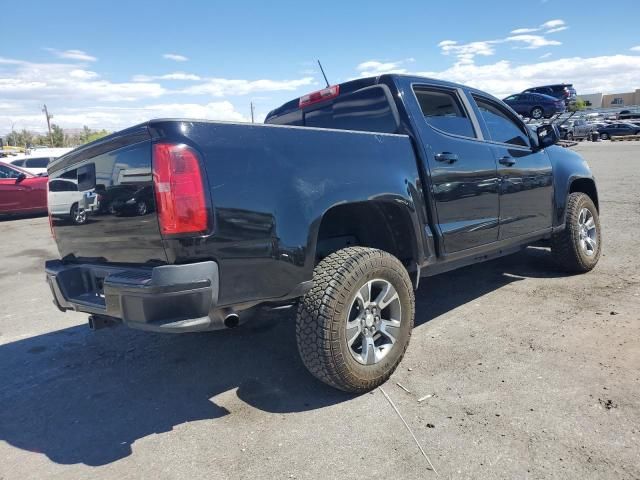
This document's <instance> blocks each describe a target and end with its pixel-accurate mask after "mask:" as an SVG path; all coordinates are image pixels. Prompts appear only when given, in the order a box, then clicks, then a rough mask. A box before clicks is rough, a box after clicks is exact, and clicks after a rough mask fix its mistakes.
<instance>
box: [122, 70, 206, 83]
mask: <svg viewBox="0 0 640 480" xmlns="http://www.w3.org/2000/svg"><path fill="white" fill-rule="evenodd" d="M131 80H132V81H134V82H151V81H154V80H187V81H198V80H202V78H201V77H200V76H198V75H195V74H193V73H184V72H173V73H166V74H164V75H134V76H133V77H132V78H131Z"/></svg>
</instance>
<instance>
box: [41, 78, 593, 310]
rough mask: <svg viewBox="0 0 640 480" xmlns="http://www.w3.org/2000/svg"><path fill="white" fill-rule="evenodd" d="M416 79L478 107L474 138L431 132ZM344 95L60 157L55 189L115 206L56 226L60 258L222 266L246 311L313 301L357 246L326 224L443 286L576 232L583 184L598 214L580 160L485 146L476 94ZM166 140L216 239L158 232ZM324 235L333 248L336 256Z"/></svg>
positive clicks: (176, 127) (113, 140)
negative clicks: (336, 222)
mask: <svg viewBox="0 0 640 480" xmlns="http://www.w3.org/2000/svg"><path fill="white" fill-rule="evenodd" d="M414 84H420V85H426V86H433V87H437V88H443V89H444V88H446V89H452V90H455V91H456V92H458V94H459V95H460V96H461V99H462V100H463V101H464V102H466V104H467V105H469V106H470V107H469V115H470V118H471V119H472V120H473V121H474V122H475V125H476V130H477V131H476V137H475V138H468V137H462V136H458V135H451V134H447V133H446V132H442V131H440V130H438V129H436V128H432V127H431V126H430V125H428V124H427V122H425V119H424V116H423V114H422V111H421V109H420V105H419V104H418V102H417V100H416V98H415V96H414V94H413V85H414ZM363 89H364V90H366V91H365V92H364V93H359V92H361V90H363ZM342 94H345V95H346V97H345V98H346V100H347V101H345V102H343V103H342V104H341V105H338V106H336V108H333V107H331V105H332V104H331V101H330V102H329V103H321V104H317V105H313V106H312V107H309V110H308V111H306V110H304V111H301V110H298V109H297V107H296V104H297V101H292V102H289V103H287V104H285V105H284V106H283V107H281V108H280V109H277V110H275V111H274V112H272V114H270V116H268V118H267V122H269V123H280V124H293V125H296V126H288V125H253V124H233V123H223V122H209V121H194V120H183V119H167V120H153V121H151V122H148V123H146V124H143V125H139V126H136V127H132V128H131V129H128V130H125V131H123V132H119V133H117V134H114V135H112V136H110V137H107V138H106V139H103V140H100V141H98V142H95V143H93V144H91V145H88V146H86V147H83V148H81V149H78V150H76V151H74V152H72V153H70V154H68V155H67V156H65V157H62V159H60V160H58V161H57V162H55V163H54V164H53V165H52V166H51V167H50V178H52V179H55V178H72V177H73V178H75V180H76V181H77V182H78V184H79V185H80V183H82V184H83V186H82V190H79V192H78V196H79V197H82V196H83V195H82V194H83V193H86V192H88V193H89V194H91V195H93V194H97V195H100V196H101V199H102V202H103V203H102V205H100V204H98V205H94V206H93V207H92V208H93V210H92V211H91V213H90V214H89V216H88V219H87V222H86V223H84V224H81V225H75V224H73V223H71V222H70V221H68V220H64V219H54V230H55V234H56V238H57V243H58V248H59V250H60V254H61V256H62V257H63V259H64V260H66V261H67V262H69V261H71V262H88V261H91V262H94V263H95V262H98V263H100V262H103V263H115V264H122V263H124V264H134V265H140V264H185V263H194V262H201V261H208V260H213V261H215V262H216V263H217V264H218V266H219V273H220V287H219V288H220V290H219V297H218V305H219V306H220V307H225V306H235V307H240V308H241V307H243V306H250V305H254V304H256V303H260V302H263V301H271V300H278V299H284V298H290V297H292V296H295V295H299V294H300V292H303V289H302V287H301V285H305V288H306V287H308V285H309V284H308V283H304V282H308V281H309V280H311V278H312V274H313V268H314V266H315V263H316V261H317V258H318V254H319V251H320V250H322V249H330V248H331V245H334V244H337V245H339V242H341V241H345V239H346V240H349V239H351V238H355V237H354V236H353V235H350V234H352V233H353V231H351V232H344V235H340V229H336V230H332V229H330V228H329V229H327V228H326V224H327V222H325V224H324V225H323V224H322V222H323V219H349V220H350V221H353V222H362V223H361V224H360V225H359V226H358V228H356V229H354V231H358V232H362V234H363V235H365V234H366V235H371V232H376V231H380V232H383V231H384V232H385V233H386V234H388V235H390V236H391V238H395V239H396V241H397V244H398V245H402V248H403V251H402V252H401V254H402V255H401V256H402V257H403V258H402V259H403V261H405V264H406V265H407V268H409V269H410V270H414V269H415V268H417V266H420V267H421V269H422V274H423V275H429V274H432V273H436V272H439V271H445V270H447V269H451V268H455V267H457V266H461V265H464V264H469V263H475V262H477V261H482V260H485V259H487V258H493V257H495V256H499V255H501V254H505V253H508V252H512V251H514V250H517V249H518V248H520V247H521V246H523V245H526V244H528V243H530V242H532V241H535V240H536V239H539V238H542V237H544V236H548V235H549V234H550V233H551V231H552V228H553V227H557V228H559V227H561V226H562V225H563V222H564V208H565V201H566V196H567V194H568V192H569V191H570V190H571V189H572V188H576V185H578V184H577V183H574V182H576V181H578V182H582V183H581V184H580V185H581V186H582V188H585V186H587V187H589V188H591V187H590V186H592V189H593V190H592V191H593V195H595V197H596V198H595V201H596V204H597V192H596V190H595V183H593V177H592V175H591V172H590V170H589V168H588V166H587V165H586V163H585V162H584V161H583V160H582V159H581V158H580V157H579V156H578V155H577V154H575V153H574V152H570V151H568V150H566V149H561V148H559V147H550V148H546V149H543V150H540V149H537V148H536V147H533V148H530V147H525V146H510V145H506V144H499V143H497V142H493V141H491V140H488V139H487V138H486V137H484V136H483V135H482V132H483V129H482V128H480V127H478V125H480V123H479V122H478V120H477V118H476V116H477V115H478V112H477V108H475V107H473V96H472V95H475V94H482V93H481V92H478V91H476V90H473V89H469V88H466V87H463V86H460V85H455V84H451V83H448V82H442V81H438V80H431V79H424V78H418V77H408V76H398V75H383V76H381V77H378V78H372V79H363V80H358V81H354V82H348V83H346V84H343V86H341V95H342ZM482 95H486V94H482ZM338 98H340V97H338ZM496 101H498V100H496ZM358 102H362V103H360V104H361V105H362V108H363V111H362V112H361V113H362V115H359V114H358V113H359V112H358V109H357V105H359V103H358ZM330 107H331V108H330ZM367 108H370V109H371V111H369V110H367ZM505 108H508V107H505ZM311 112H315V113H311ZM305 118H308V119H311V122H312V123H313V122H315V123H316V124H322V125H323V126H328V125H329V124H331V122H332V121H335V122H336V125H340V126H342V127H343V128H347V127H348V128H358V127H361V128H365V125H366V124H367V122H369V124H370V125H375V129H376V130H378V131H379V133H372V132H362V131H349V130H332V129H319V128H309V127H308V126H305ZM335 118H339V121H338V120H335ZM332 119H334V120H332ZM317 122H320V123H317ZM323 122H324V123H323ZM327 122H329V123H328V124H326V123H327ZM340 122H343V123H340ZM523 128H526V127H524V126H523ZM384 132H388V133H384ZM156 141H168V142H175V143H184V144H187V145H189V146H191V147H192V148H193V149H194V150H195V151H196V152H197V153H198V155H199V157H200V160H201V166H202V168H203V173H204V181H205V185H204V187H205V188H206V190H207V195H208V199H207V200H208V202H209V206H210V207H209V213H210V217H211V220H212V221H211V230H210V231H209V232H207V233H206V234H204V235H199V236H182V237H167V238H162V236H161V235H160V231H159V227H158V221H157V216H156V213H155V205H154V204H153V203H154V199H153V195H151V194H150V193H151V192H152V190H153V183H152V177H151V164H152V159H151V147H152V144H153V142H156ZM532 145H535V142H532ZM507 157H508V158H509V159H510V160H509V161H506V160H504V158H507ZM87 165H95V182H94V184H93V185H90V186H87V185H86V179H84V180H82V182H81V179H80V178H79V176H78V171H79V170H80V169H82V168H84V167H85V166H87ZM74 175H75V177H74ZM585 182H586V183H585ZM589 182H590V183H589ZM123 192H124V193H123ZM136 192H138V193H136ZM116 199H118V202H120V203H117V202H116ZM139 199H145V201H148V202H149V205H148V208H146V209H143V210H144V212H145V213H144V215H137V213H138V212H140V211H142V210H138V209H136V208H133V204H131V205H132V206H131V208H121V207H120V206H118V207H117V208H115V206H116V205H120V204H121V203H123V202H124V203H126V201H127V200H132V201H138V200H139ZM110 205H113V206H114V208H111V207H110ZM71 206H72V205H70V209H71ZM354 215H355V217H354ZM380 219H383V220H384V222H380ZM321 226H323V229H324V230H323V231H324V232H325V233H326V232H327V231H328V232H329V234H328V235H329V237H330V238H329V239H325V243H324V244H323V246H322V248H321V247H319V246H318V236H319V235H321V234H322V232H321ZM365 227H366V228H365ZM376 229H378V230H376ZM356 241H357V238H356Z"/></svg>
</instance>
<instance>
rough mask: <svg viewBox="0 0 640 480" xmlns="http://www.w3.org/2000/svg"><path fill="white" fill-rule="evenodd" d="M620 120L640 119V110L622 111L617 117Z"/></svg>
mask: <svg viewBox="0 0 640 480" xmlns="http://www.w3.org/2000/svg"><path fill="white" fill-rule="evenodd" d="M616 118H617V119H618V120H629V119H633V120H635V119H640V110H635V111H634V110H621V111H619V112H618V114H617V115H616Z"/></svg>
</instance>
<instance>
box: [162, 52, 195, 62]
mask: <svg viewBox="0 0 640 480" xmlns="http://www.w3.org/2000/svg"><path fill="white" fill-rule="evenodd" d="M162 57H163V58H166V59H167V60H173V61H174V62H186V61H187V60H189V59H188V58H187V57H185V56H184V55H178V54H177V53H165V54H164V55H162Z"/></svg>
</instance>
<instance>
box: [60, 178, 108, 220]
mask: <svg viewBox="0 0 640 480" xmlns="http://www.w3.org/2000/svg"><path fill="white" fill-rule="evenodd" d="M97 198H98V197H97V195H96V194H95V192H93V191H87V192H82V191H80V190H78V180H77V179H75V178H55V179H52V180H50V181H49V193H48V203H49V214H50V215H51V216H52V217H56V218H66V219H68V220H71V221H72V222H73V223H75V224H76V225H82V224H83V223H86V221H87V218H88V216H89V214H90V213H91V212H94V211H95V210H96V209H97V208H98V203H97Z"/></svg>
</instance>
